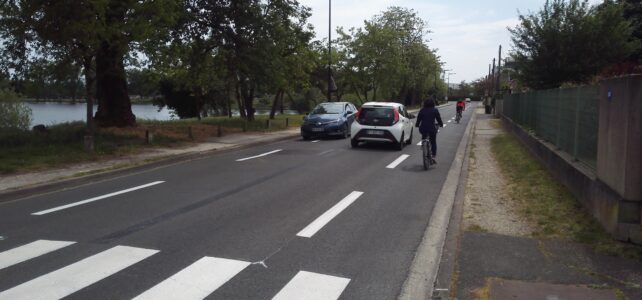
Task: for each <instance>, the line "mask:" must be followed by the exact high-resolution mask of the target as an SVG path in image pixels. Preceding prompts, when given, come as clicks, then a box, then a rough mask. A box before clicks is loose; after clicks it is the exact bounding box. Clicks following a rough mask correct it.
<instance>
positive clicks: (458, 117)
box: [455, 111, 461, 124]
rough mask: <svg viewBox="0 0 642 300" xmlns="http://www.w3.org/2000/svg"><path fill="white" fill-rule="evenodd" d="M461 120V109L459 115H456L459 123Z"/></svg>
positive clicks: (456, 120)
mask: <svg viewBox="0 0 642 300" xmlns="http://www.w3.org/2000/svg"><path fill="white" fill-rule="evenodd" d="M459 121H461V111H458V112H457V115H456V116H455V122H457V124H459Z"/></svg>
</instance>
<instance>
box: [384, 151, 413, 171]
mask: <svg viewBox="0 0 642 300" xmlns="http://www.w3.org/2000/svg"><path fill="white" fill-rule="evenodd" d="M408 157H410V155H408V154H402V155H401V156H399V157H398V158H397V159H395V161H393V162H391V163H390V164H389V165H388V166H386V168H387V169H394V168H396V167H397V166H398V165H399V164H400V163H402V162H403V161H404V160H406V159H407V158H408Z"/></svg>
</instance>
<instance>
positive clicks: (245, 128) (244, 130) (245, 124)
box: [243, 121, 247, 132]
mask: <svg viewBox="0 0 642 300" xmlns="http://www.w3.org/2000/svg"><path fill="white" fill-rule="evenodd" d="M246 131H247V121H243V132H246Z"/></svg>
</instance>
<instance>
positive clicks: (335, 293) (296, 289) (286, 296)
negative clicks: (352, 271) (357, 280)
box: [272, 271, 350, 300]
mask: <svg viewBox="0 0 642 300" xmlns="http://www.w3.org/2000/svg"><path fill="white" fill-rule="evenodd" d="M349 283H350V279H348V278H343V277H337V276H330V275H324V274H319V273H312V272H306V271H299V273H297V274H296V275H295V276H294V277H292V279H291V280H290V282H288V283H287V284H286V285H285V286H284V287H283V288H282V289H281V290H280V291H279V293H278V294H276V295H275V296H274V298H272V300H298V299H305V300H332V299H338V298H339V297H340V296H341V294H342V293H343V291H344V290H345V288H346V287H347V286H348V284H349Z"/></svg>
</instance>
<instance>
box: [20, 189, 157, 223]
mask: <svg viewBox="0 0 642 300" xmlns="http://www.w3.org/2000/svg"><path fill="white" fill-rule="evenodd" d="M163 182H165V181H154V182H151V183H148V184H143V185H139V186H136V187H133V188H128V189H126V190H122V191H118V192H113V193H109V194H107V195H102V196H98V197H94V198H90V199H87V200H82V201H78V202H74V203H70V204H66V205H62V206H58V207H54V208H50V209H45V210H41V211H38V212H35V213H32V215H34V216H42V215H45V214H48V213H52V212H56V211H59V210H63V209H67V208H70V207H74V206H78V205H83V204H87V203H90V202H94V201H98V200H102V199H105V198H109V197H113V196H117V195H120V194H124V193H129V192H133V191H135V190H140V189H144V188H146V187H150V186H153V185H157V184H161V183H163Z"/></svg>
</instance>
